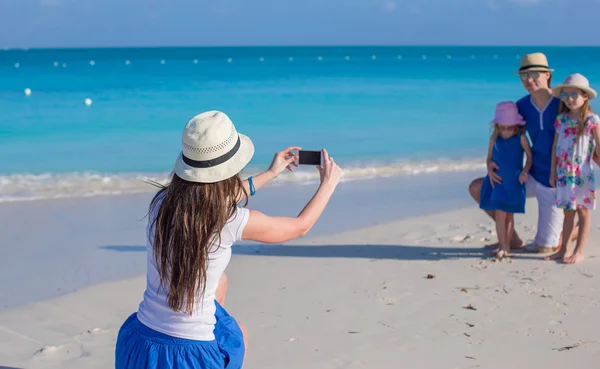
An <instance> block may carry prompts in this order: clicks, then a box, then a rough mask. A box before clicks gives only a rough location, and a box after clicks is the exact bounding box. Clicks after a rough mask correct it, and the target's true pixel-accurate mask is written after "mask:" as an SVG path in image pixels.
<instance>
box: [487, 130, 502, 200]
mask: <svg viewBox="0 0 600 369" xmlns="http://www.w3.org/2000/svg"><path fill="white" fill-rule="evenodd" d="M495 144H496V135H492V137H490V144H489V145H488V154H487V158H486V159H485V163H486V166H487V170H488V176H489V177H490V184H491V185H492V188H494V182H496V183H498V184H502V178H500V176H499V175H498V173H496V170H498V169H499V167H498V164H496V163H494V161H493V160H492V152H493V150H494V145H495Z"/></svg>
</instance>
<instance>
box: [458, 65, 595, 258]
mask: <svg viewBox="0 0 600 369" xmlns="http://www.w3.org/2000/svg"><path fill="white" fill-rule="evenodd" d="M553 71H554V70H553V69H551V68H550V67H549V65H548V59H547V57H546V55H544V54H543V53H533V54H527V55H524V56H523V57H522V59H521V65H520V68H519V70H518V71H517V72H516V73H517V74H518V75H519V77H520V79H521V82H522V83H523V86H524V87H525V89H526V90H527V91H528V92H529V94H528V95H527V96H525V97H523V98H521V99H520V100H518V101H517V102H512V101H503V102H500V103H498V104H497V105H496V111H495V115H494V118H493V119H492V121H491V124H492V127H493V129H492V134H491V138H490V142H489V147H488V154H487V169H488V174H487V176H486V177H485V178H478V179H476V180H474V181H473V182H472V183H471V185H470V186H469V191H470V192H471V195H472V196H473V198H474V199H475V200H476V201H477V202H478V203H479V206H480V208H481V209H483V210H485V211H486V212H487V213H488V214H489V215H490V216H491V217H492V218H493V219H494V220H495V222H496V230H497V234H498V248H497V249H496V250H494V252H495V253H496V256H497V257H498V258H503V257H505V256H507V255H509V253H510V251H511V249H512V250H515V249H525V248H527V246H526V245H525V244H524V242H523V241H522V240H521V239H520V237H519V236H518V234H517V233H516V231H515V230H514V214H518V213H524V212H525V201H526V198H527V196H535V197H536V199H537V202H538V223H537V233H536V236H535V245H534V247H535V251H537V252H552V251H554V252H555V253H554V254H552V255H551V256H548V257H546V260H560V261H563V262H565V263H567V264H575V263H579V262H581V261H583V259H584V255H583V249H584V246H585V243H586V240H587V237H588V234H589V231H590V227H591V213H590V212H591V211H592V210H594V209H595V206H596V190H595V183H594V181H595V180H594V171H593V162H594V161H596V162H597V163H598V162H599V159H598V158H599V155H598V154H599V153H600V141H599V140H600V128H599V124H600V118H599V117H598V115H596V114H595V113H594V112H593V111H592V108H591V107H590V100H591V99H594V98H595V97H596V95H597V93H596V91H595V90H594V89H592V88H591V87H590V83H589V81H588V79H587V78H586V77H585V76H583V75H581V74H579V73H575V74H571V75H569V76H567V77H566V79H565V80H564V82H563V83H562V84H559V85H557V86H554V87H551V81H552V72H553ZM576 216H577V220H578V225H577V226H576V225H575V217H576ZM575 239H576V241H577V243H576V246H575V247H574V249H573V250H571V249H570V245H571V243H572V242H573V241H574V240H575Z"/></svg>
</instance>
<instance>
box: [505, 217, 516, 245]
mask: <svg viewBox="0 0 600 369" xmlns="http://www.w3.org/2000/svg"><path fill="white" fill-rule="evenodd" d="M514 230H515V217H514V214H513V213H506V250H505V251H506V254H505V255H508V254H509V253H510V245H509V241H510V240H512V235H513V233H514Z"/></svg>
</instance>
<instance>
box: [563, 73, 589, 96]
mask: <svg viewBox="0 0 600 369" xmlns="http://www.w3.org/2000/svg"><path fill="white" fill-rule="evenodd" d="M565 87H573V88H578V89H580V90H582V91H584V92H585V93H586V94H587V95H588V97H589V98H590V99H593V98H595V97H596V96H597V95H598V94H597V93H596V91H595V90H594V89H593V88H591V87H590V82H589V81H588V79H587V78H585V77H584V76H583V75H582V74H579V73H574V74H570V75H568V76H567V78H565V81H564V82H563V83H562V84H560V85H558V86H555V87H554V88H553V89H552V94H553V95H554V96H556V97H560V92H561V90H562V89H563V88H565Z"/></svg>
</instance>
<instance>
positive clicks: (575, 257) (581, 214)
mask: <svg viewBox="0 0 600 369" xmlns="http://www.w3.org/2000/svg"><path fill="white" fill-rule="evenodd" d="M577 217H578V218H579V233H578V237H577V245H576V246H575V251H573V254H572V255H570V256H566V255H565V257H564V259H563V260H564V261H565V263H567V264H577V263H581V262H582V261H583V248H584V247H585V243H586V241H587V238H588V235H589V234H590V228H591V223H592V214H591V213H590V210H589V209H587V208H580V209H577Z"/></svg>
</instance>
